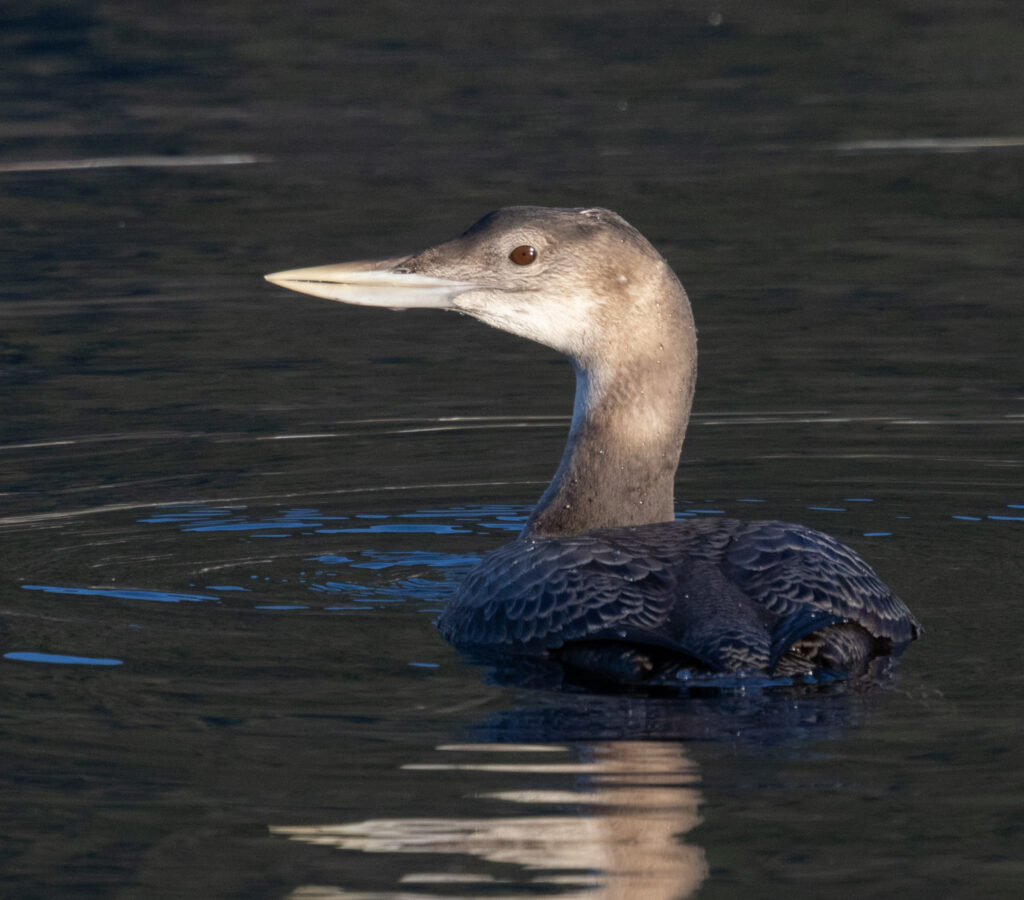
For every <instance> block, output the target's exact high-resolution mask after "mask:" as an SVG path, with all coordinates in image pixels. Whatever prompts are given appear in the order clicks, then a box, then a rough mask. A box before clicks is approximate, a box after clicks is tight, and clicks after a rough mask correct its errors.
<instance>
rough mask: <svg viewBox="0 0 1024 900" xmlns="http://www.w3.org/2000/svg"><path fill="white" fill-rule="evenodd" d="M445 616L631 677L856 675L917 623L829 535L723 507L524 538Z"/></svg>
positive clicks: (487, 641)
mask: <svg viewBox="0 0 1024 900" xmlns="http://www.w3.org/2000/svg"><path fill="white" fill-rule="evenodd" d="M439 627H440V629H441V633H442V634H443V635H444V637H446V638H447V639H448V640H449V641H451V642H452V643H453V644H455V645H456V646H460V647H463V648H466V649H471V650H474V651H476V652H478V653H483V654H485V655H486V654H488V653H494V654H500V655H509V654H513V655H525V656H551V657H554V658H557V659H561V660H563V661H564V662H566V663H567V664H568V665H570V666H573V667H576V668H580V669H583V670H588V671H589V673H590V674H592V675H594V676H596V677H599V678H602V679H604V680H610V681H625V682H644V681H647V680H651V679H655V678H661V679H664V677H665V674H666V672H669V673H672V674H671V677H678V675H679V673H684V674H686V675H687V676H688V675H689V674H691V673H694V672H696V673H706V674H722V673H749V674H755V675H762V676H779V675H782V676H786V675H805V674H807V673H811V672H814V671H816V670H827V671H829V672H833V673H837V674H840V675H847V674H853V675H855V674H859V673H860V671H861V670H863V669H864V667H866V666H867V664H868V663H869V662H870V660H871V659H872V658H874V657H877V656H882V655H889V654H893V653H898V652H899V651H900V650H901V649H902V648H903V647H904V646H905V645H906V644H908V643H909V642H910V641H911V640H913V639H914V638H915V637H916V636H917V633H918V630H919V626H918V623H917V622H916V620H915V619H914V617H913V616H912V615H911V614H910V612H909V610H908V609H907V608H906V606H905V605H904V604H903V602H902V601H901V600H900V599H899V598H898V597H896V596H895V595H894V594H893V593H892V591H890V590H889V588H888V587H887V586H886V585H885V584H884V583H883V582H882V581H881V580H880V579H879V578H878V576H877V575H876V574H875V573H874V572H873V571H872V569H871V568H870V567H869V566H868V565H867V564H866V563H865V562H864V561H863V560H861V559H860V557H859V556H857V555H856V554H855V553H854V552H853V551H852V550H850V549H849V548H848V547H845V546H844V545H842V544H840V543H839V542H838V541H836V540H834V539H833V538H831V537H829V536H828V535H825V534H822V533H821V532H817V531H814V530H812V529H809V528H805V527H803V526H801V525H791V524H787V523H783V522H774V521H766V522H741V521H737V520H734V519H719V518H697V519H683V520H680V521H676V522H666V523H661V524H653V525H643V526H637V527H630V528H610V529H602V530H599V531H592V532H589V533H587V534H583V535H579V536H575V537H565V538H543V537H524V538H521V539H520V540H518V541H515V542H513V543H511V544H507V545H505V546H504V547H501V548H499V549H498V550H496V551H494V552H493V553H491V554H489V555H488V556H487V557H485V558H484V559H483V560H482V561H481V562H480V563H479V564H478V565H477V566H476V567H475V568H474V569H473V570H472V571H471V572H470V573H469V575H468V576H467V577H466V579H465V580H464V582H463V583H462V585H461V587H460V590H459V592H458V594H457V595H456V597H455V598H454V600H453V601H452V602H451V603H450V604H449V606H448V608H447V609H446V610H445V612H444V614H443V615H442V617H441V620H440V622H439Z"/></svg>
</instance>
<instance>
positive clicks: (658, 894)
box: [270, 741, 707, 900]
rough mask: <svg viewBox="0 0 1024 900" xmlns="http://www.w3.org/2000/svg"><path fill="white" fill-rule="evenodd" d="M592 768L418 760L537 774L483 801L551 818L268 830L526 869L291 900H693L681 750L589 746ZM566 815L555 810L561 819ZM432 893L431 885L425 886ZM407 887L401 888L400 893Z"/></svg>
mask: <svg viewBox="0 0 1024 900" xmlns="http://www.w3.org/2000/svg"><path fill="white" fill-rule="evenodd" d="M438 751H439V752H443V753H445V754H450V753H457V754H460V755H462V754H467V755H468V754H482V753H489V754H490V753H506V754H507V753H514V752H518V753H523V754H526V753H545V754H554V753H559V754H567V753H570V752H572V751H571V750H570V748H568V747H561V746H555V745H537V744H533V745H514V744H493V745H446V746H444V747H439V748H438ZM583 752H584V754H585V755H586V757H587V759H586V760H584V761H568V760H566V761H564V762H562V761H554V760H552V761H548V760H545V761H544V762H539V761H538V762H531V763H523V764H516V763H514V762H512V763H509V762H501V763H496V762H490V761H464V760H461V759H450V761H449V760H445V761H443V762H437V763H422V764H410V765H406V766H403V767H402V768H403V769H405V770H407V771H409V770H412V771H434V772H438V771H450V772H491V773H495V774H517V775H520V776H527V777H529V780H530V787H527V788H524V789H522V790H517V789H513V790H497V791H493V792H487V793H483V794H480V795H477V796H479V797H480V798H481V799H483V798H486V799H490V800H494V799H498V800H503V801H507V802H509V803H516V804H529V805H531V806H533V807H538V806H540V807H545V806H547V807H550V808H551V809H552V812H551V813H550V814H548V813H545V812H539V813H538V812H535V813H531V814H529V815H522V816H500V817H491V818H484V817H481V818H445V817H436V818H407V819H397V818H396V819H367V820H364V821H362V822H351V823H343V824H325V825H306V826H287V825H272V826H270V831H271V833H273V834H277V835H281V836H284V837H287V838H289V839H290V840H293V841H299V842H303V843H309V844H315V845H319V846H329V847H335V848H337V849H339V850H352V851H361V852H364V853H417V854H421V855H422V854H430V853H435V854H439V855H443V856H461V857H467V856H468V857H471V858H476V859H477V860H481V861H484V862H486V863H491V864H498V865H514V866H517V867H519V872H518V873H516V874H515V875H513V876H511V877H503V876H502V875H501V874H496V873H495V872H494V871H493V866H486V867H484V866H481V867H480V868H479V869H478V870H477V871H471V870H470V871H467V868H469V867H468V866H467V865H466V864H465V862H464V860H463V861H460V863H459V865H458V868H459V871H458V872H454V873H449V872H446V871H444V869H443V868H441V869H439V870H438V871H429V872H416V873H410V874H406V875H405V876H403V877H402V878H401V879H400V880H399V882H398V884H400V885H401V886H402V887H401V888H400V889H398V890H384V891H375V892H372V893H366V892H359V891H347V890H345V889H344V887H343V886H327V885H303V886H301V887H298V888H296V889H295V890H293V891H292V893H291V894H289V898H290V900H328V898H345V900H352V898H371V897H377V898H380V897H384V896H387V897H392V898H399V900H401V898H410V900H411V898H422V897H424V896H426V893H425V892H420V891H419V890H418V889H417V887H416V886H417V885H423V886H424V891H426V890H429V896H431V897H434V898H443V896H444V895H441V894H438V893H437V890H438V889H439V888H441V889H443V887H444V886H445V885H448V886H449V887H450V888H452V889H454V890H456V892H457V894H458V896H462V897H465V896H467V895H466V893H465V890H466V887H467V885H471V884H479V885H480V886H481V887H483V886H484V885H486V886H487V896H488V898H493V900H503V898H513V897H521V896H523V894H524V893H526V892H531V893H532V892H535V891H536V890H537V889H542V890H544V891H545V893H547V892H549V891H550V892H551V896H557V897H560V898H567V900H576V898H591V900H596V898H600V900H633V898H639V897H643V898H645V900H679V898H685V897H689V896H691V895H692V894H693V893H694V892H695V891H696V890H697V889H698V888H699V887H700V885H701V884H702V883H703V881H704V879H705V878H706V877H707V862H706V861H705V858H704V851H703V850H702V849H701V848H700V847H695V846H692V845H689V844H685V843H683V842H682V839H681V836H682V835H684V834H686V833H687V832H689V831H691V830H692V829H693V828H694V827H695V826H696V825H697V824H699V822H700V816H699V813H698V807H699V806H700V802H701V794H700V791H699V790H698V787H697V786H698V785H699V782H700V775H699V772H698V770H697V767H696V765H695V764H694V763H693V762H691V761H690V760H689V759H687V758H686V756H685V755H684V754H683V750H682V748H681V747H680V745H678V744H674V743H658V742H642V741H636V742H612V743H604V744H596V745H592V746H588V747H586V748H584V751H583ZM543 775H566V776H572V777H573V780H572V782H571V785H570V787H569V788H566V787H565V786H562V787H560V788H558V789H544V788H538V787H536V786H535V784H536V781H537V778H538V776H543ZM556 810H557V811H556ZM428 885H429V888H427V886H428ZM396 887H397V886H396Z"/></svg>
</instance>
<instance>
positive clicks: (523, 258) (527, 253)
mask: <svg viewBox="0 0 1024 900" xmlns="http://www.w3.org/2000/svg"><path fill="white" fill-rule="evenodd" d="M508 258H509V259H510V260H512V262H514V263H515V264H516V265H517V266H528V265H529V264H530V263H532V262H533V261H534V260H535V259H536V258H537V249H536V248H535V247H531V246H530V245H529V244H520V245H519V246H518V247H516V249H515V250H513V251H512V252H511V253H510V254H509V255H508Z"/></svg>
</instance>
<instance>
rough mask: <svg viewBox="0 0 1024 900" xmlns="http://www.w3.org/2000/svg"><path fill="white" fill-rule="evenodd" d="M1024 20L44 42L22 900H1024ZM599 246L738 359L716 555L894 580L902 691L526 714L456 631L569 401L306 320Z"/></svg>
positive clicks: (427, 327) (12, 217) (487, 368)
mask: <svg viewBox="0 0 1024 900" xmlns="http://www.w3.org/2000/svg"><path fill="white" fill-rule="evenodd" d="M1016 14H1017V8H1016V5H1015V4H1012V3H1009V2H998V0H993V2H990V3H985V4H981V5H978V4H972V5H969V6H964V5H962V4H953V3H938V4H936V3H934V2H931V3H927V4H926V3H918V2H914V0H903V2H900V3H897V4H888V5H885V6H877V7H876V6H871V5H868V6H863V5H862V6H860V7H858V8H857V9H855V10H851V9H847V8H845V7H844V8H841V9H840V8H839V7H837V8H836V9H835V10H827V9H823V8H822V7H821V5H820V4H814V3H796V4H794V3H768V4H760V5H759V6H758V8H757V9H756V10H752V9H747V8H746V7H745V6H744V5H740V4H719V5H718V6H716V7H713V8H712V7H703V6H697V5H694V4H683V5H682V7H680V6H679V4H667V3H652V4H647V5H646V6H644V7H643V9H639V10H638V9H635V8H632V7H630V8H628V9H627V8H626V7H625V6H620V5H617V4H613V3H596V4H595V3H585V4H584V3H569V4H568V5H566V4H562V6H561V7H560V8H559V9H557V10H555V9H553V8H551V7H550V5H543V4H534V3H526V4H522V3H521V4H519V5H518V6H517V7H515V8H514V9H513V8H510V7H508V6H507V5H497V4H488V3H474V4H455V5H454V6H452V5H449V7H446V10H445V12H444V14H439V13H438V11H436V10H433V9H430V8H427V7H422V8H420V7H417V8H413V7H410V6H408V5H407V4H390V3H384V4H376V5H374V6H373V7H368V8H360V9H358V10H355V9H353V10H351V11H349V10H342V9H341V8H339V7H338V6H337V5H336V4H320V3H314V2H303V3H298V4H296V3H290V4H276V3H270V4H263V5H262V6H261V7H260V9H259V11H257V12H254V11H253V10H252V9H251V8H250V7H248V6H245V5H242V4H237V3H231V2H218V3H211V4H206V5H205V6H202V7H196V8H194V9H190V11H189V14H188V16H182V15H180V14H179V12H178V11H176V10H172V9H168V10H167V11H160V10H155V9H154V8H152V5H151V4H141V3H133V2H123V3H118V4H107V5H104V6H99V7H97V6H96V5H95V4H89V3H85V2H81V3H74V2H73V3H68V4H63V5H62V6H61V7H60V8H59V9H58V8H57V7H54V6H49V5H46V4H41V3H39V4H37V3H27V4H22V6H21V8H20V10H19V11H18V12H16V13H4V14H3V16H4V20H5V21H4V22H3V27H2V28H0V48H2V50H3V55H4V59H5V61H6V62H5V65H4V68H3V71H2V73H0V88H2V90H0V137H2V142H0V227H2V228H3V232H4V240H3V242H2V247H0V274H2V282H0V283H2V284H3V285H4V289H3V294H2V299H0V366H2V368H0V373H2V378H3V383H2V385H0V398H2V399H0V408H2V422H3V426H2V431H0V540H2V547H3V560H4V567H3V575H2V577H0V617H2V625H3V633H2V647H0V657H2V658H0V671H2V672H3V685H4V699H3V702H2V705H0V715H2V716H3V722H4V727H3V734H2V737H0V752H2V753H3V758H4V765H3V773H4V774H3V776H2V778H3V796H4V819H5V822H4V827H3V829H2V833H3V836H4V838H3V841H2V843H0V884H2V888H0V893H3V894H4V896H8V897H18V898H22V897H24V898H28V897H55V896H75V897H86V896H88V897H107V896H110V897H127V896H146V897H151V896H152V897H161V896H175V897H176V896H185V895H188V896H199V897H221V896H224V897H247V898H249V897H268V898H270V897H275V898H276V897H291V898H312V897H318V898H322V897H331V896H339V897H340V896H344V897H360V896H363V897H380V896H398V897H426V896H461V897H477V896H488V897H503V896H508V897H515V896H524V895H537V894H542V893H543V894H546V895H553V896H564V897H650V898H659V897H666V898H667V897H685V896H692V895H699V896H701V897H736V896H745V897H777V896H779V895H780V894H782V893H785V892H794V891H800V892H803V893H805V894H807V895H810V896H825V895H827V894H835V895H840V896H844V897H872V898H875V897H890V896H891V897H896V896H899V897H901V898H906V897H934V896H950V897H952V896H965V897H966V896H979V895H982V894H984V895H986V896H1007V895H1011V894H1012V893H1014V892H1015V891H1016V890H1018V889H1019V884H1020V883H1021V878H1022V877H1024V870H1022V869H1024V867H1022V864H1021V862H1020V852H1019V843H1020V837H1021V829H1022V828H1024V813H1022V809H1024V789H1022V788H1024V786H1022V784H1021V778H1020V774H1019V773H1020V772H1021V771H1024V759H1022V751H1021V748H1020V741H1019V739H1018V738H1019V732H1020V728H1019V724H1018V723H1019V721H1020V720H1021V717H1022V715H1024V709H1022V705H1021V696H1022V691H1021V688H1022V681H1024V677H1022V671H1024V670H1022V658H1021V652H1020V649H1019V640H1018V639H1017V637H1016V635H1017V634H1018V632H1019V628H1020V626H1021V624H1022V622H1021V613H1020V603H1019V597H1020V586H1021V584H1022V583H1024V554H1022V553H1021V546H1022V536H1024V531H1022V528H1024V486H1022V485H1024V473H1022V461H1021V460H1022V454H1021V450H1022V446H1024V364H1022V362H1021V360H1022V356H1021V353H1020V334H1021V333H1022V332H1021V314H1020V285H1021V283H1022V276H1024V265H1022V256H1021V254H1020V246H1021V238H1022V236H1024V235H1022V229H1021V214H1022V205H1021V165H1022V153H1024V138H1022V136H1024V121H1021V118H1022V113H1021V111H1022V110H1024V102H1022V100H1024V96H1022V95H1024V88H1022V84H1021V70H1020V65H1019V47H1020V45H1021V40H1022V38H1024V34H1022V32H1021V26H1020V23H1019V21H1018V18H1017V15H1016ZM512 203H538V204H547V205H588V206H589V205H597V204H600V205H605V206H608V207H611V208H613V209H616V210H617V211H619V212H620V213H622V214H623V215H624V216H625V217H626V218H627V219H629V220H630V221H631V222H633V224H635V225H636V226H637V227H638V228H640V230H641V231H643V232H644V233H645V234H646V235H648V236H649V237H650V238H651V240H652V241H653V242H654V243H655V244H656V245H657V247H658V248H659V249H660V250H661V251H662V252H663V253H664V254H665V255H666V257H667V258H668V259H669V261H670V262H671V264H672V265H673V267H674V268H675V269H676V270H677V271H678V272H679V274H680V277H681V278H682V280H683V283H684V284H685V285H686V286H687V288H688V290H689V292H690V294H691V297H692V300H693V304H694V310H695V315H696V318H697V322H698V326H699V330H700V352H701V362H700V366H701V371H700V382H699V387H698V394H697V401H696V408H695V415H694V418H693V423H692V426H691V432H690V435H689V437H688V439H687V443H686V447H685V449H684V458H683V463H682V466H681V468H680V471H679V477H678V486H677V498H678V512H679V514H680V515H686V514H688V513H697V514H703V515H730V516H738V517H744V518H781V519H787V520H791V521H799V522H803V523H805V524H807V525H810V526H812V527H817V528H821V529H823V530H826V531H828V532H829V533H831V534H833V535H835V536H836V537H838V538H839V539H841V540H843V541H846V542H848V543H850V544H851V545H852V546H853V547H855V549H857V550H858V551H859V552H860V553H861V554H862V555H863V556H864V557H865V558H866V559H868V560H869V561H870V562H871V564H872V565H873V566H875V567H876V569H877V570H878V572H879V573H880V574H881V575H882V576H883V577H884V578H885V579H886V580H887V581H888V582H889V583H891V584H892V585H893V587H894V588H895V589H896V590H897V592H898V593H899V594H900V595H901V596H902V597H903V598H904V599H905V600H906V601H907V603H908V604H909V605H910V607H911V608H912V609H913V610H914V612H915V613H916V614H917V616H918V617H919V618H920V619H921V620H922V622H923V623H924V626H925V634H924V636H923V638H922V639H921V641H919V642H918V643H917V644H916V645H914V646H913V647H911V649H910V650H909V651H908V652H907V654H906V656H905V657H904V659H903V661H902V665H901V669H900V673H899V677H898V679H897V680H896V681H895V682H894V683H893V684H892V685H889V686H887V687H886V688H884V689H882V690H878V691H873V692H859V691H852V690H842V689H839V690H830V691H824V692H820V691H807V692H805V693H797V694H794V693H781V694H763V693H760V692H735V693H731V694H728V695H725V696H720V697H676V698H673V697H639V696H630V695H625V696H613V695H598V694H589V695H588V694H582V693H573V692H557V691H551V690H543V689H539V688H531V687H529V686H527V685H522V684H519V685H509V684H507V683H505V682H504V681H503V679H502V678H501V677H500V673H494V672H491V671H489V670H487V669H486V668H482V667H479V666H476V665H473V664H472V663H471V662H469V661H467V660H464V659H462V658H460V656H459V655H458V654H457V653H456V652H455V651H453V650H452V649H451V648H449V647H448V646H447V645H446V644H445V643H444V642H443V641H441V639H440V638H439V637H438V635H437V634H436V632H435V630H434V628H433V625H432V622H433V619H434V618H435V617H436V615H437V612H438V611H439V610H440V609H441V608H443V605H444V603H445V602H446V601H447V599H448V597H450V596H451V593H452V591H453V590H454V588H455V586H456V585H457V584H458V581H459V579H460V578H461V577H462V575H463V574H464V573H465V571H466V570H467V569H468V567H469V566H471V565H472V564H473V562H474V561H475V560H477V559H479V558H480V556H481V555H482V554H483V553H485V552H486V551H487V550H489V549H491V548H492V547H495V546H498V545H500V544H501V543H503V542H505V541H507V540H509V539H510V538H511V536H512V535H514V534H515V532H516V530H517V529H518V527H519V526H520V525H521V523H522V521H523V519H524V517H525V515H526V514H527V512H528V510H529V508H530V505H531V504H532V502H533V501H534V500H535V499H536V497H537V496H538V495H539V494H540V492H541V491H542V489H543V486H544V484H545V483H546V481H547V479H548V477H549V476H550V474H551V472H552V471H553V469H554V467H555V465H556V463H557V460H558V457H559V455H560V452H561V446H562V442H563V440H564V436H565V430H566V427H567V423H568V415H569V411H570V406H571V399H570V398H571V391H572V376H571V372H570V370H569V367H568V365H567V364H566V363H565V362H564V361H562V360H560V359H558V358H556V357H555V356H554V355H553V354H551V353H550V352H548V351H546V350H544V349H543V348H539V347H534V346H532V345H528V344H525V343H523V342H521V341H517V340H515V339H514V338H511V337H509V336H507V335H502V334H499V333H497V332H492V331H490V330H488V329H486V328H484V327H483V326H481V325H479V324H478V323H475V322H472V321H469V320H467V319H462V318H459V317H455V316H444V315H441V314H439V313H434V314H431V313H424V314H417V313H412V312H410V313H404V314H401V315H394V314H390V313H387V312H383V311H379V310H360V309H355V308H342V307H339V306H338V305H336V304H331V303H327V302H323V301H317V300H314V299H312V298H303V297H300V296H297V295H292V294H288V293H285V292H282V291H280V290H278V289H275V288H273V287H271V286H269V285H266V284H265V283H263V282H262V281H261V279H260V276H261V275H262V274H263V273H264V272H270V271H275V270H279V269H283V268H291V267H295V266H300V265H311V264H317V263H326V262H332V261H340V260H343V259H346V258H359V257H365V256H377V255H387V254H391V253H396V252H402V251H408V250H414V249H418V248H422V247H425V246H428V245H429V244H431V243H434V242H436V241H439V240H442V239H445V238H448V237H451V236H453V235H454V234H455V233H457V232H458V231H459V230H461V229H463V228H465V227H466V226H468V225H469V224H471V223H472V222H473V221H475V220H476V219H477V218H478V217H479V216H480V215H482V214H483V213H485V212H487V211H488V210H490V209H492V208H495V207H498V206H502V205H508V204H512Z"/></svg>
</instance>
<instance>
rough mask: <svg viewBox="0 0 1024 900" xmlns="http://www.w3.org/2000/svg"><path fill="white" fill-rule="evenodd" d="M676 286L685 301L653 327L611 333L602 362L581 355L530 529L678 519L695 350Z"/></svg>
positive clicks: (558, 530) (574, 530) (545, 532)
mask: <svg viewBox="0 0 1024 900" xmlns="http://www.w3.org/2000/svg"><path fill="white" fill-rule="evenodd" d="M673 281H675V279H674V277H673ZM675 285H676V286H677V290H678V293H679V294H680V295H681V297H680V298H679V299H680V301H681V302H676V303H672V304H665V303H659V304H658V307H659V309H661V310H662V313H663V314H662V315H658V316H655V317H653V320H649V321H647V322H646V327H640V328H634V329H633V333H631V334H627V333H625V332H623V331H621V330H619V331H617V333H613V334H611V335H609V341H608V344H609V346H608V352H605V353H600V354H596V355H595V356H596V359H597V360H598V361H597V362H595V363H592V364H590V365H584V364H581V363H580V362H579V361H574V362H575V366H576V403H575V407H574V410H573V419H572V426H571V428H570V430H569V439H568V441H567V443H566V447H565V451H564V453H563V454H562V460H561V463H560V464H559V466H558V471H557V472H556V473H555V477H554V478H553V479H552V481H551V484H550V485H549V486H548V488H547V490H546V491H545V492H544V495H543V496H542V497H541V499H540V501H539V502H538V504H537V506H536V508H535V509H534V511H533V513H532V515H531V516H530V519H529V521H528V522H527V525H526V529H525V530H524V535H526V536H547V537H557V536H569V535H574V534H582V533H584V532H587V531H592V530H594V529H596V528H611V527H622V526H629V525H647V524H651V523H654V522H668V521H671V520H672V519H673V517H674V506H673V503H674V496H673V494H674V482H675V473H676V468H677V466H678V464H679V453H680V450H681V449H682V445H683V438H684V437H685V435H686V426H687V424H688V422H689V418H690V406H691V403H692V400H693V389H694V383H695V381H696V359H697V351H696V337H695V332H694V328H693V319H692V316H691V315H690V307H689V302H688V301H687V300H686V295H685V293H683V291H682V287H681V286H678V282H677V281H676V282H675ZM673 299H675V298H673ZM665 307H668V311H669V313H670V315H668V316H666V315H664V312H665ZM613 330H614V323H613ZM616 350H618V351H620V352H618V353H616V352H615V351H616Z"/></svg>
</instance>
